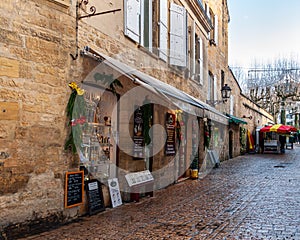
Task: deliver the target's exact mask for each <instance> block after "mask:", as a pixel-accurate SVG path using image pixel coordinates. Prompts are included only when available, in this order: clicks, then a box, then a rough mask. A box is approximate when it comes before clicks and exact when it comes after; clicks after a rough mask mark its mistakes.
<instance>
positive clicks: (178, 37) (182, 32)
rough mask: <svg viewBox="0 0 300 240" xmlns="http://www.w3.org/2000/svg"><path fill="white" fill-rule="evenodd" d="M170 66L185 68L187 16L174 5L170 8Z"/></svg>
mask: <svg viewBox="0 0 300 240" xmlns="http://www.w3.org/2000/svg"><path fill="white" fill-rule="evenodd" d="M170 19H171V23H170V64H171V65H174V66H179V67H186V66H187V14H186V9H185V8H184V7H182V6H179V5H177V4H175V3H171V8H170Z"/></svg>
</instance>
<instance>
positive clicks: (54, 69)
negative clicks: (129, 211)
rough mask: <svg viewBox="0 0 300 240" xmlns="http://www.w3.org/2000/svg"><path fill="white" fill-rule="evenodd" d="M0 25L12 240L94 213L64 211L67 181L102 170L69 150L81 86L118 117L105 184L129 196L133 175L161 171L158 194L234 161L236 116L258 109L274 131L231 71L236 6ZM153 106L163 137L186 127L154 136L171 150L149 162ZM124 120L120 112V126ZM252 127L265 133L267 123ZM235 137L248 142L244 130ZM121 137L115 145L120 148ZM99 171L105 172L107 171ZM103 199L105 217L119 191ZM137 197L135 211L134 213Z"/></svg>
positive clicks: (4, 204) (170, 6)
mask: <svg viewBox="0 0 300 240" xmlns="http://www.w3.org/2000/svg"><path fill="white" fill-rule="evenodd" d="M92 6H93V7H95V9H96V10H97V13H104V12H106V13H105V14H100V15H97V16H92V17H91V16H90V17H86V16H88V15H89V14H92V12H91V10H93V8H92V9H91V7H92ZM107 11H111V12H109V13H107ZM0 13H1V14H0V16H1V17H0V70H1V71H0V85H1V88H0V106H1V112H0V116H1V118H0V130H1V131H0V153H1V154H0V170H1V171H0V186H1V187H0V193H1V196H0V206H1V212H0V232H1V235H0V236H1V237H3V238H4V239H5V238H8V239H10V238H13V237H14V235H13V234H14V233H15V232H26V230H27V229H28V226H31V230H32V231H33V229H35V226H38V225H40V224H42V223H44V222H45V223H46V222H47V223H48V224H49V223H52V224H58V223H62V222H68V221H70V220H72V219H74V218H77V217H78V216H80V215H82V214H85V213H86V212H87V209H86V208H87V206H86V204H83V205H81V206H79V207H73V208H65V202H64V198H65V185H66V180H65V179H66V178H65V176H66V173H67V172H73V171H78V170H79V169H80V165H81V167H86V168H85V170H87V171H92V170H91V168H90V167H92V166H91V165H88V166H85V165H84V164H83V163H84V162H85V161H87V162H89V161H90V159H87V157H86V156H83V157H82V156H81V155H80V153H82V154H83V155H84V153H85V150H86V149H84V148H82V149H81V147H80V146H81V145H80V146H79V149H80V150H82V152H80V151H78V152H77V153H76V154H73V153H72V152H70V151H69V150H66V149H65V147H64V146H65V142H66V140H67V139H68V136H69V134H70V131H71V128H70V119H68V117H67V103H68V100H69V97H70V94H71V90H70V88H69V86H68V84H69V83H70V82H75V83H77V84H78V86H80V87H82V88H83V89H85V95H84V97H85V99H88V98H89V99H88V100H94V99H97V100H98V103H97V104H99V106H100V107H103V106H106V107H103V108H106V110H105V111H106V115H101V114H99V116H100V115H101V119H100V117H99V119H98V120H95V119H93V121H94V122H93V123H95V124H94V125H95V126H99V127H100V126H101V127H102V126H110V124H107V125H106V122H105V123H103V122H101V121H103V116H104V117H107V118H106V120H107V119H109V120H110V121H111V125H112V129H111V130H109V131H110V132H109V134H110V135H106V136H101V137H102V138H101V139H102V142H101V144H108V143H109V146H112V147H111V148H109V150H108V153H107V151H106V153H105V154H106V155H107V154H109V155H110V158H111V159H110V160H111V161H112V163H113V165H114V166H116V167H117V168H114V167H112V168H110V169H109V170H108V171H107V174H108V175H105V173H103V172H100V173H101V174H104V175H105V176H104V175H102V176H101V180H102V179H103V181H106V180H107V177H117V178H118V179H119V181H120V187H121V189H122V190H127V188H128V186H127V187H126V186H125V185H126V181H125V175H126V174H127V173H128V172H139V171H144V170H151V172H152V174H153V176H154V178H155V179H156V181H155V183H154V187H155V189H159V188H163V187H166V186H167V185H168V184H172V183H174V182H177V181H178V180H179V179H181V178H185V177H189V176H190V173H189V166H190V165H191V162H192V160H193V159H194V158H195V157H197V158H198V159H199V161H198V168H201V169H204V170H205V167H206V163H207V161H209V160H208V159H207V151H208V150H216V151H217V153H218V154H219V156H220V159H221V160H225V159H228V158H229V146H228V145H227V144H226V142H228V139H229V130H230V128H231V125H230V123H229V119H230V117H228V116H226V115H225V114H224V113H228V114H229V113H230V109H234V112H232V114H233V115H235V116H240V117H241V116H242V113H244V112H243V111H242V110H241V109H242V108H241V106H244V107H245V108H247V111H253V109H255V110H254V111H255V114H256V115H257V116H256V115H255V116H256V117H255V121H258V119H261V120H260V123H261V124H263V123H264V122H265V121H267V120H266V118H267V117H266V118H264V117H262V115H261V114H260V112H261V109H259V108H257V106H254V105H253V104H252V103H251V102H249V100H247V99H246V98H245V97H244V96H243V95H242V94H241V92H240V89H239V87H238V84H237V82H236V81H235V79H234V77H233V76H232V74H231V71H230V70H229V69H228V22H229V13H228V7H227V2H226V0H211V1H207V2H204V1H193V0H176V1H167V0H160V1H146V0H145V1H138V0H124V1H116V0H115V1H111V0H103V1H90V3H88V4H85V1H81V0H78V1H76V0H26V1H16V0H3V1H1V2H0ZM97 74H98V75H97ZM96 76H100V77H99V78H98V77H96ZM105 77H107V78H108V79H109V78H110V77H111V79H112V80H118V82H119V83H121V85H122V87H117V86H116V89H115V90H116V92H117V93H115V92H114V91H113V90H114V88H113V87H111V86H110V85H109V86H107V85H106V86H105V84H104V87H103V86H102V85H101V86H100V85H98V83H99V82H97V80H99V79H100V80H101V81H102V80H103V79H104V78H105ZM110 83H112V82H110ZM114 83H116V82H114ZM226 83H227V84H228V85H230V87H231V88H232V92H233V95H234V96H235V98H236V100H228V101H227V102H224V103H223V102H222V98H221V91H220V90H221V88H222V86H224V84H226ZM103 89H104V90H103ZM107 89H108V90H109V91H106V90H107ZM137 89H139V91H137ZM142 89H143V90H142ZM144 91H145V92H144ZM129 93H130V94H131V95H129ZM87 96H88V97H87ZM148 97H149V98H150V99H151V100H152V101H151V102H148V103H151V109H150V110H149V109H148V110H149V111H151V127H152V126H154V125H160V126H163V127H164V128H165V126H166V124H167V123H166V117H167V116H168V117H170V116H175V117H176V123H178V124H179V125H180V126H177V125H176V131H175V130H174V129H173V130H172V131H171V130H170V131H171V133H170V132H168V131H166V134H167V135H166V136H164V135H159V134H160V132H163V131H161V130H162V128H157V130H156V132H155V131H154V130H153V131H154V133H153V134H152V137H153V139H155V141H154V142H155V143H156V144H158V143H159V144H160V145H161V146H163V148H161V149H158V151H157V152H156V153H155V154H153V155H151V156H150V155H149V154H148V155H149V156H146V155H143V156H142V157H141V159H142V160H141V159H140V160H137V159H136V157H135V156H132V155H130V153H128V151H127V150H128V149H133V148H135V147H136V145H135V144H136V143H137V142H138V141H140V138H138V136H139V135H138V134H137V133H138V130H137V132H135V127H136V125H135V121H134V118H135V117H134V116H135V115H134V114H135V113H136V112H137V111H138V110H139V107H141V106H143V104H144V103H145V101H146V100H147V98H148ZM100 99H102V100H101V103H99V102H100ZM117 102H118V104H117ZM220 102H222V103H220ZM216 103H220V104H216ZM242 103H245V104H244V105H241V104H242ZM101 104H102V105H101ZM240 105H241V106H240ZM97 106H98V105H97ZM116 106H117V107H116ZM249 106H250V107H249ZM113 109H117V110H116V111H117V113H116V114H115V115H114V112H113ZM239 111H240V112H239ZM253 116H254V115H253ZM263 116H268V115H267V114H265V115H263ZM88 118H89V117H88V116H87V117H86V119H85V121H87V119H88ZM73 120H75V122H76V121H77V120H78V119H73ZM106 120H105V121H106ZM148 120H149V119H148ZM246 121H247V122H248V126H249V128H251V129H252V130H253V128H255V126H256V125H255V124H256V123H254V122H253V123H251V121H250V122H249V121H248V120H246ZM253 121H254V118H253ZM149 124H150V122H149ZM113 125H115V126H116V128H115V129H113ZM250 126H251V127H250ZM178 129H180V130H179V131H178ZM237 129H238V128H237ZM99 131H100V130H99ZM234 131H235V132H236V134H235V139H236V140H237V139H238V133H237V130H236V126H235V130H234ZM97 133H99V132H97ZM168 133H169V135H168ZM126 134H127V135H126ZM135 134H136V135H135ZM170 134H176V138H174V139H175V140H174V142H172V144H173V143H174V151H175V152H176V154H175V155H174V154H173V153H170V152H172V151H171V150H173V149H172V146H171V150H170V149H169V150H168V151H169V152H168V151H167V150H166V148H165V146H164V144H165V143H164V142H163V141H162V142H160V141H161V139H163V137H166V138H167V137H170ZM206 134H209V138H208V136H207V135H206ZM80 136H81V137H80V139H81V140H82V141H84V140H83V137H82V135H80ZM97 136H98V135H97ZM113 136H114V137H115V140H114V141H112V140H108V139H109V138H112V137H113ZM157 136H161V137H157ZM103 137H105V140H104V138H103ZM135 137H136V138H135ZM134 138H135V139H136V142H134ZM132 139H133V141H132ZM129 140H130V141H129ZM110 141H112V142H110ZM142 141H145V138H143V139H142ZM154 142H153V146H151V149H152V150H151V151H153V152H154V148H155V146H154ZM159 144H158V145H159ZM234 144H235V142H234ZM142 145H143V144H142ZM142 145H141V146H142ZM161 146H160V147H161ZM220 146H221V147H220ZM77 147H78V146H77ZM106 149H107V148H106ZM77 150H78V149H77ZM146 150H147V149H146ZM136 151H139V149H138V148H137V149H136ZM93 154H94V153H93ZM97 154H98V153H97ZM105 154H104V155H105ZM168 154H170V155H168ZM104 155H101V156H104ZM236 155H238V147H237V148H236V149H234V156H236ZM90 156H91V155H90ZM110 165H111V163H108V165H105V164H104V165H103V163H102V165H101V166H102V168H104V167H106V166H110ZM94 167H95V168H94ZM95 169H96V166H94V165H93V171H96V170H95ZM97 169H98V170H99V169H100V170H101V171H102V170H103V169H101V167H100V165H99V166H97ZM160 169H163V171H160ZM95 174H96V173H95ZM103 191H104V192H103V193H104V195H105V196H104V198H105V206H110V205H111V204H110V200H109V193H108V189H107V188H105V187H104V188H103ZM125 193H126V191H124V193H122V197H123V200H128V201H129V200H130V196H129V195H128V194H125ZM85 202H86V201H85ZM50 225H51V224H50Z"/></svg>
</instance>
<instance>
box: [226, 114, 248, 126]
mask: <svg viewBox="0 0 300 240" xmlns="http://www.w3.org/2000/svg"><path fill="white" fill-rule="evenodd" d="M226 115H227V116H228V117H229V123H235V124H240V123H241V124H247V122H246V121H245V120H243V119H241V118H238V117H236V116H233V115H230V114H226Z"/></svg>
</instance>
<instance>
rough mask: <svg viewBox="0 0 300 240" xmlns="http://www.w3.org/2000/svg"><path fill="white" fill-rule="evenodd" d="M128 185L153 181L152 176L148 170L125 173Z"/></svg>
mask: <svg viewBox="0 0 300 240" xmlns="http://www.w3.org/2000/svg"><path fill="white" fill-rule="evenodd" d="M125 178H126V180H127V183H128V185H129V187H132V186H135V185H138V184H141V183H146V182H150V181H153V180H154V178H153V176H152V174H151V172H150V171H149V170H145V171H141V172H133V173H128V174H126V175H125Z"/></svg>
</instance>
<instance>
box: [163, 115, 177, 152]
mask: <svg viewBox="0 0 300 240" xmlns="http://www.w3.org/2000/svg"><path fill="white" fill-rule="evenodd" d="M166 129H167V140H166V144H165V155H167V156H174V155H175V154H176V150H175V136H176V132H175V130H176V129H175V114H172V113H167V114H166Z"/></svg>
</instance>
